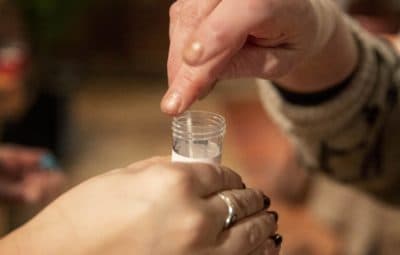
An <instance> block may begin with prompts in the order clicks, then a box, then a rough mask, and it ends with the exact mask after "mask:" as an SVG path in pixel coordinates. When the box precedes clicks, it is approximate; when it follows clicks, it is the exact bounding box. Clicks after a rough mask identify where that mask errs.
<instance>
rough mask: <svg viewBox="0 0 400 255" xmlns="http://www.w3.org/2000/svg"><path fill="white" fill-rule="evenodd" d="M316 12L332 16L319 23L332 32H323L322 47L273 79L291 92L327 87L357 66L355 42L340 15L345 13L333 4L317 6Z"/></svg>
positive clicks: (311, 90) (334, 83)
mask: <svg viewBox="0 0 400 255" xmlns="http://www.w3.org/2000/svg"><path fill="white" fill-rule="evenodd" d="M318 12H320V15H321V16H324V12H326V13H327V14H326V15H325V16H332V17H330V18H325V19H327V20H326V21H323V20H324V18H320V19H321V20H322V21H321V22H322V23H324V24H321V26H326V27H327V28H326V29H325V30H328V31H331V32H330V33H329V34H328V35H325V34H323V35H322V37H327V39H320V40H322V43H323V46H322V47H321V49H319V50H318V51H317V53H316V54H314V55H312V56H309V57H308V58H307V59H306V60H305V61H304V62H303V63H301V64H299V65H298V66H297V67H296V68H295V69H293V70H292V71H291V72H290V73H289V74H287V75H285V76H284V77H280V78H279V79H277V80H276V81H275V82H277V83H278V84H279V85H281V86H282V87H284V88H286V89H288V90H290V91H293V92H300V93H312V92H317V91H322V90H325V89H328V88H330V87H332V86H335V85H336V84H337V83H339V82H341V81H342V80H344V79H346V77H348V76H349V75H350V74H351V73H352V72H353V71H354V69H355V68H356V65H357V61H358V51H357V47H356V42H355V40H354V38H353V35H352V33H351V31H350V29H349V28H348V25H347V24H346V22H345V20H344V18H343V17H344V15H343V14H342V13H341V11H340V10H339V9H338V8H336V6H335V5H334V4H332V3H330V4H327V5H325V6H323V7H320V8H319V10H318ZM321 13H322V14H321ZM330 23H332V24H330ZM329 27H332V28H329ZM320 30H321V31H322V32H320V33H326V32H325V31H324V28H321V29H320Z"/></svg>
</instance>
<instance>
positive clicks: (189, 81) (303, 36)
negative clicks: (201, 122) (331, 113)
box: [161, 0, 358, 115]
mask: <svg viewBox="0 0 400 255" xmlns="http://www.w3.org/2000/svg"><path fill="white" fill-rule="evenodd" d="M170 17H171V19H170V41H171V43H170V50H169V60H168V77H169V85H170V86H169V89H168V91H167V93H166V95H165V96H164V98H163V100H162V102H161V109H162V110H163V111H164V112H165V113H167V114H170V115H177V114H180V113H182V112H184V111H185V110H187V109H188V108H189V107H190V105H191V104H193V102H195V100H196V99H199V98H202V97H204V95H206V94H207V93H208V92H209V91H210V90H211V89H212V88H213V86H214V85H215V82H216V81H217V80H218V79H224V78H242V77H257V78H264V79H271V80H274V81H276V82H278V83H279V84H280V85H281V86H283V87H285V88H286V89H289V90H291V91H295V92H306V93H309V92H316V91H320V90H324V89H326V88H329V87H330V86H333V85H335V84H336V83H337V82H340V81H341V80H343V79H345V78H346V77H347V76H348V75H349V74H350V73H351V72H352V71H353V70H354V68H355V66H356V63H357V58H358V56H357V49H356V46H355V42H354V40H353V38H352V36H351V33H350V31H349V30H348V29H347V27H346V25H345V23H344V18H343V16H342V14H341V13H340V11H339V9H338V8H337V7H336V5H335V3H334V2H333V1H330V0H300V1H297V0H283V1H282V0H246V1H234V0H206V1H196V0H179V1H177V2H175V3H174V4H173V5H172V6H171V9H170ZM339 50H340V56H341V57H340V58H338V57H337V55H338V54H339Z"/></svg>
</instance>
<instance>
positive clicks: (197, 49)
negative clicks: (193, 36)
mask: <svg viewBox="0 0 400 255" xmlns="http://www.w3.org/2000/svg"><path fill="white" fill-rule="evenodd" d="M203 50H204V48H203V45H202V44H201V43H200V42H199V41H193V42H191V43H190V46H189V47H187V48H186V49H185V52H184V53H183V56H184V58H185V61H186V62H187V63H188V64H197V63H198V62H199V61H200V59H201V56H202V55H203Z"/></svg>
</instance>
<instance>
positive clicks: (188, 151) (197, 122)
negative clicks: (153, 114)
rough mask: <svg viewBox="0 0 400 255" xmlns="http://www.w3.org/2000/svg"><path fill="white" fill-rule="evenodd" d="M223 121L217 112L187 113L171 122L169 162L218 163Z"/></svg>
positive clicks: (220, 153) (224, 125)
mask: <svg viewBox="0 0 400 255" xmlns="http://www.w3.org/2000/svg"><path fill="white" fill-rule="evenodd" d="M225 129H226V124H225V119H224V118H223V117H222V116H221V115H219V114H216V113H212V112H204V111H188V112H185V113H184V114H182V115H181V116H179V117H175V118H174V120H173V121H172V139H173V143H172V161H173V162H184V163H189V162H190V163H207V164H213V165H219V164H220V163H221V155H222V144H223V140H224V135H225Z"/></svg>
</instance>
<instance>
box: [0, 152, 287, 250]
mask: <svg viewBox="0 0 400 255" xmlns="http://www.w3.org/2000/svg"><path fill="white" fill-rule="evenodd" d="M221 191H224V195H226V196H228V197H230V198H231V200H232V201H233V203H234V204H235V208H236V211H237V216H238V221H237V222H236V224H235V225H234V226H232V227H231V228H230V229H228V230H225V231H223V224H224V221H225V218H226V216H227V207H226V204H225V203H224V202H223V200H222V199H220V198H219V197H218V196H217V195H216V194H217V193H218V192H221ZM265 210H266V208H265V206H264V197H263V194H262V193H261V192H259V191H255V190H251V189H243V184H242V180H241V178H240V177H239V176H238V175H237V174H235V173H234V172H233V171H232V170H229V169H227V168H221V167H220V168H215V167H213V166H209V165H202V164H193V165H191V164H177V163H170V161H169V159H165V158H152V159H149V160H144V161H141V162H138V163H135V164H133V165H131V166H129V167H126V168H122V169H117V170H114V171H111V172H109V173H106V174H104V175H102V176H98V177H95V178H93V179H90V180H88V181H86V182H84V183H83V184H81V185H79V186H77V187H76V188H74V189H72V190H71V191H69V192H67V193H66V194H65V195H63V196H61V197H60V198H59V199H57V200H56V201H55V202H53V203H52V204H51V205H50V206H49V207H48V208H46V209H45V210H44V211H43V212H42V213H41V214H39V215H38V216H37V217H36V218H34V219H33V220H32V221H31V222H29V223H28V224H27V225H25V226H23V227H22V228H21V229H19V230H17V231H15V232H14V233H12V234H10V235H9V236H8V237H6V238H5V239H3V240H2V241H1V242H0V254H12V255H17V254H27V253H29V254H31V255H36V254H40V255H46V254H61V255H62V254H68V255H78V254H79V255H89V254H99V255H102V254H132V252H133V251H134V253H135V254H159V255H164V254H165V255H166V254H176V255H180V254H182V255H183V254H194V255H197V254H199V255H200V254H213V255H214V254H216V255H219V254H233V255H235V254H237V255H239V254H271V255H273V254H278V252H279V248H276V247H275V245H274V244H273V243H272V242H271V239H270V237H271V236H272V235H273V234H274V233H275V231H276V229H277V224H276V222H275V220H274V217H273V216H272V215H271V214H270V213H267V212H266V211H265ZM27 251H29V252H27Z"/></svg>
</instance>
